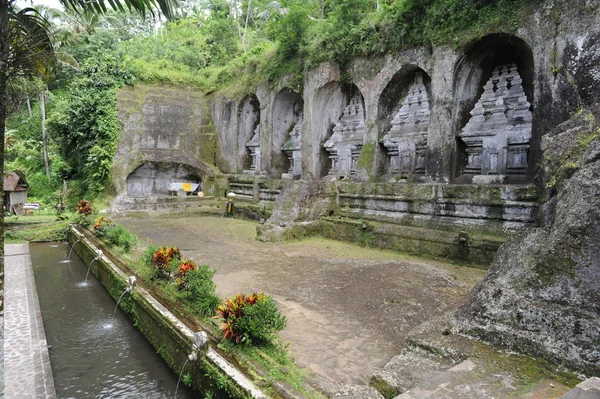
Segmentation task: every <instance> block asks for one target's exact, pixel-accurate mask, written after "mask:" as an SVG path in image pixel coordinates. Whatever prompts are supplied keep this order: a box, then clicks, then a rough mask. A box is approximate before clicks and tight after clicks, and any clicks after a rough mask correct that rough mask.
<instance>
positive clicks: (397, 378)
mask: <svg viewBox="0 0 600 399" xmlns="http://www.w3.org/2000/svg"><path fill="white" fill-rule="evenodd" d="M450 367H452V363H450V362H449V361H448V360H447V359H444V358H442V357H439V356H434V355H433V354H432V353H429V352H426V351H424V350H422V349H418V348H417V349H414V350H410V351H405V352H404V353H402V354H400V355H397V356H394V357H393V358H392V360H390V361H389V362H388V363H387V364H386V365H385V366H384V367H383V369H381V370H378V371H376V372H375V373H374V374H373V376H372V377H371V384H373V385H374V386H377V387H381V386H382V385H383V384H385V385H387V386H388V387H390V388H393V389H394V390H396V392H397V393H396V395H397V394H400V393H403V392H406V391H408V390H409V389H412V388H414V387H416V386H417V385H419V384H420V383H421V382H423V381H426V380H429V379H431V378H433V377H434V376H436V375H438V374H440V373H442V372H444V371H446V370H448V369H449V368H450ZM380 389H381V388H380Z"/></svg>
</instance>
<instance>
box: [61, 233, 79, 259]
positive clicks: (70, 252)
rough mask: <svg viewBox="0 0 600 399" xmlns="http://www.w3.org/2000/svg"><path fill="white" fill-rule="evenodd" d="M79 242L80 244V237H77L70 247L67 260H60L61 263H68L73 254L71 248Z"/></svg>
mask: <svg viewBox="0 0 600 399" xmlns="http://www.w3.org/2000/svg"><path fill="white" fill-rule="evenodd" d="M79 242H81V237H78V238H77V241H75V242H74V243H73V245H72V246H71V250H70V251H69V256H67V259H65V260H62V261H61V263H68V262H70V261H71V254H72V253H73V248H75V245H77V243H79Z"/></svg>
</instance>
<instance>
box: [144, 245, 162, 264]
mask: <svg viewBox="0 0 600 399" xmlns="http://www.w3.org/2000/svg"><path fill="white" fill-rule="evenodd" d="M156 251H158V247H157V246H156V245H153V244H150V245H148V247H146V249H145V250H144V252H142V254H141V255H140V263H141V264H142V265H144V266H153V265H154V253H155V252H156Z"/></svg>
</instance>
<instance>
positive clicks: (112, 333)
mask: <svg viewBox="0 0 600 399" xmlns="http://www.w3.org/2000/svg"><path fill="white" fill-rule="evenodd" d="M70 248H71V247H70V246H69V245H66V244H63V243H59V244H56V243H54V244H32V245H30V249H31V260H32V263H33V271H34V275H35V280H36V285H37V290H38V296H39V299H40V307H41V310H42V318H43V320H44V328H45V330H46V337H47V340H48V345H49V346H50V350H49V352H50V362H51V363H52V372H53V374H54V384H55V387H56V394H57V396H58V397H59V398H78V399H79V398H103V399H110V398H151V399H158V398H175V397H177V398H192V397H194V396H193V394H192V392H191V391H190V390H188V389H186V388H185V387H184V386H183V383H181V384H180V385H179V390H178V391H177V396H175V388H176V385H177V379H178V376H177V375H175V373H173V372H172V371H171V370H170V369H169V368H168V367H167V365H166V364H165V363H164V362H163V360H162V359H161V358H160V357H159V356H158V355H157V354H156V351H155V350H154V348H153V347H152V346H151V345H150V344H149V343H148V341H146V339H145V338H144V336H142V334H141V333H140V332H139V331H138V330H136V329H135V327H134V326H133V324H132V323H131V321H130V320H129V319H128V318H127V317H126V315H125V314H124V313H123V312H122V311H121V309H118V310H117V312H116V314H115V317H114V320H113V321H112V323H111V316H112V313H113V310H114V308H115V300H114V299H113V298H112V297H111V296H110V295H109V294H108V293H107V292H106V290H105V289H104V287H103V286H102V285H101V284H100V282H99V281H98V280H97V279H96V277H95V276H94V275H92V274H91V273H90V276H89V277H88V281H87V284H85V285H84V284H83V281H84V280H85V276H86V272H87V266H86V265H85V264H84V263H83V262H82V261H81V259H80V258H79V257H78V256H77V254H76V253H75V252H73V254H72V255H71V262H69V263H60V262H61V261H64V260H65V259H66V258H67V255H68V253H69V250H70ZM184 374H185V371H184Z"/></svg>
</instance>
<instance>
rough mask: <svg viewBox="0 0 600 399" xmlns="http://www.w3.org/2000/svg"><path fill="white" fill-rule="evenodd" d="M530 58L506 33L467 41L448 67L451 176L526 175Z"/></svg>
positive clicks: (485, 179)
mask: <svg viewBox="0 0 600 399" xmlns="http://www.w3.org/2000/svg"><path fill="white" fill-rule="evenodd" d="M533 85H534V63H533V53H532V51H531V48H530V47H529V46H528V45H527V43H525V42H524V41H523V40H522V39H520V38H518V37H516V36H514V35H510V34H493V35H488V36H485V37H484V38H482V39H481V40H478V41H476V42H474V43H472V44H471V45H470V46H469V47H468V48H467V50H466V51H465V53H464V55H463V56H462V57H461V58H460V59H459V60H458V62H457V64H456V67H455V71H454V87H453V91H454V93H453V94H454V112H453V115H454V132H455V134H454V137H455V151H454V156H453V162H452V163H453V169H454V174H453V175H454V181H455V182H457V183H470V182H473V183H523V182H527V181H529V180H531V178H532V174H533V173H532V169H533V168H532V163H533V160H534V159H535V156H532V155H533V153H534V152H535V149H532V146H531V143H532V142H533V141H534V137H533V132H534V131H535V129H534V123H535V120H534V118H533V115H534V114H533V112H532V111H533V109H532V108H533V107H532V104H533V93H534V88H533Z"/></svg>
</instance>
